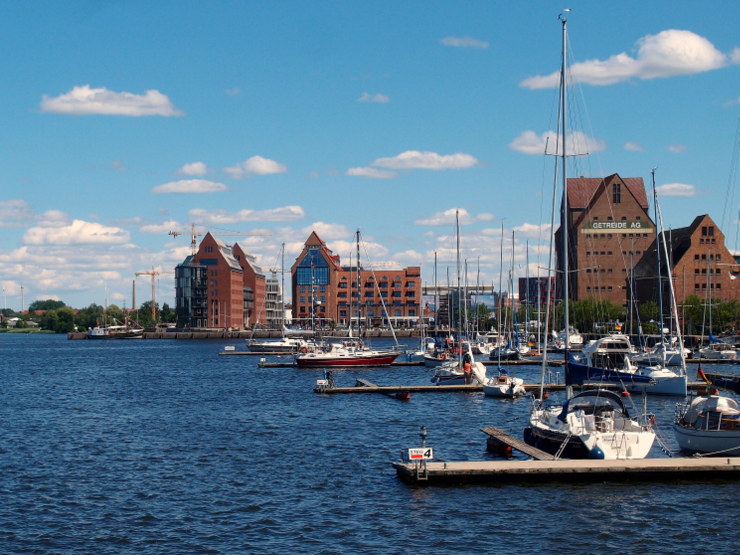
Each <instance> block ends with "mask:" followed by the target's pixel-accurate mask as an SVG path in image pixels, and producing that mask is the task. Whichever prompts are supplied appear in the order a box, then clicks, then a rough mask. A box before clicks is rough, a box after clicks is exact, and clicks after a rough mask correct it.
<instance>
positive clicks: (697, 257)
mask: <svg viewBox="0 0 740 555" xmlns="http://www.w3.org/2000/svg"><path fill="white" fill-rule="evenodd" d="M706 259H707V255H706V254H702V255H701V256H700V255H698V254H695V255H694V260H706ZM709 260H717V261H719V260H722V255H721V254H710V255H709Z"/></svg>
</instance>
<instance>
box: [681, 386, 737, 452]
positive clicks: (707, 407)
mask: <svg viewBox="0 0 740 555" xmlns="http://www.w3.org/2000/svg"><path fill="white" fill-rule="evenodd" d="M673 431H674V432H675V434H676V441H678V445H679V447H681V450H682V451H686V452H688V453H700V454H702V455H705V456H718V457H738V456H740V407H738V403H737V401H736V400H735V399H733V398H732V397H727V396H724V395H718V394H717V393H716V392H713V393H709V394H708V395H698V396H696V397H690V398H689V400H688V403H687V404H686V405H684V406H681V405H678V411H677V413H676V420H675V422H674V424H673Z"/></svg>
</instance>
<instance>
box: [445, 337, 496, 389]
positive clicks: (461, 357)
mask: <svg viewBox="0 0 740 555" xmlns="http://www.w3.org/2000/svg"><path fill="white" fill-rule="evenodd" d="M461 349H462V353H459V354H458V355H457V356H455V357H453V358H450V359H448V360H446V361H445V362H444V363H443V364H440V365H439V366H437V367H436V368H435V371H434V375H433V376H432V383H433V384H435V385H460V384H474V383H476V382H477V383H481V384H482V383H485V382H486V367H485V366H484V365H483V363H482V362H479V361H476V360H475V356H474V355H473V353H472V352H471V348H470V344H469V343H467V342H463V343H462V345H461Z"/></svg>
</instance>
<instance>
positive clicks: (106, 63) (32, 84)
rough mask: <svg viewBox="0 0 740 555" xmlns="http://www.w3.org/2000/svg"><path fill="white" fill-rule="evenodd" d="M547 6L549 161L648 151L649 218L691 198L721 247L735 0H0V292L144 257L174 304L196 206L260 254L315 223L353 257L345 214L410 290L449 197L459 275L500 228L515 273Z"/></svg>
mask: <svg viewBox="0 0 740 555" xmlns="http://www.w3.org/2000/svg"><path fill="white" fill-rule="evenodd" d="M566 7H567V8H571V9H572V10H573V11H572V12H570V13H569V14H568V30H569V63H570V64H571V68H572V80H573V83H574V86H573V87H572V91H573V95H574V96H573V98H574V101H573V102H572V109H571V114H572V118H573V123H572V124H571V125H572V130H573V131H574V132H576V133H578V134H579V137H580V138H581V142H580V143H579V144H580V145H582V147H583V148H584V149H586V150H587V151H588V152H589V153H590V154H589V156H579V157H577V158H574V159H573V160H572V162H571V163H572V164H573V167H572V169H569V173H570V174H571V175H576V174H577V175H586V176H605V175H610V174H612V173H619V174H620V175H622V176H623V177H642V178H644V179H645V182H646V184H649V183H650V170H651V169H652V168H654V167H657V172H656V180H657V183H658V185H659V186H660V189H659V191H660V198H661V202H660V203H661V207H662V210H663V213H664V217H665V220H666V225H667V226H672V227H681V226H685V225H688V224H689V223H690V222H691V220H692V219H693V218H694V217H695V216H696V215H699V214H703V213H709V214H710V215H711V216H712V217H713V218H714V219H715V221H716V222H717V223H718V224H719V225H720V226H721V227H722V228H723V230H724V231H725V232H726V233H727V235H728V244H729V245H728V246H730V247H731V248H734V247H735V246H736V244H735V241H736V237H737V225H738V224H737V213H738V202H739V201H740V198H739V196H738V195H735V194H734V189H735V186H736V180H735V179H734V178H733V177H732V158H733V145H734V143H735V136H736V132H737V129H738V117H739V116H740V73H739V69H740V39H739V38H738V33H737V22H738V21H740V3H738V2H733V1H718V2H711V3H706V4H702V5H699V4H697V3H696V2H685V1H675V0H674V1H655V2H632V1H626V2H620V3H603V2H599V3H597V2H585V1H575V2H569V3H565V4H561V3H553V2H545V1H529V2H503V1H470V2H441V1H428V0H426V1H405V2H398V1H375V2H353V1H348V0H345V1H322V0H317V1H315V2H302V1H284V2H257V1H247V0H245V1H242V2H218V1H213V2H190V1H178V2H174V1H172V2H166V1H160V2H144V1H125V0H120V1H92V0H89V1H74V0H71V1H69V2H56V1H48V2H44V1H37V2H31V3H17V2H7V1H2V2H0V21H1V22H2V32H1V33H0V46H1V48H2V52H3V55H2V56H0V63H1V64H2V74H3V76H4V80H3V82H4V85H3V86H2V87H1V88H0V98H2V102H0V111H1V117H2V122H3V125H2V127H1V130H0V151H1V152H2V160H3V163H2V164H1V165H0V187H1V189H0V191H1V193H0V237H2V241H1V242H0V283H1V284H2V287H3V293H4V299H3V302H4V305H6V306H8V307H10V308H13V309H16V310H18V309H20V308H21V302H22V301H23V303H24V305H25V306H28V304H29V303H30V302H31V301H33V300H36V299H46V298H54V299H60V300H63V301H64V302H66V303H67V304H68V305H72V306H75V307H83V306H87V305H88V304H90V303H92V302H96V303H98V304H104V303H105V302H106V301H107V302H108V303H116V304H118V305H119V306H130V305H131V286H132V281H133V280H134V277H135V274H136V272H143V271H151V270H152V269H154V271H155V272H161V274H160V275H158V276H157V295H158V298H157V301H158V302H169V303H170V304H174V282H173V274H172V273H171V272H172V271H173V269H174V266H175V265H176V264H177V263H179V262H181V261H182V260H183V259H184V257H185V256H187V255H188V254H189V252H190V240H189V237H188V235H187V233H188V232H189V230H190V229H191V225H192V224H197V226H198V227H197V229H198V231H199V232H203V231H205V230H211V231H213V232H214V233H215V234H216V235H217V236H220V237H221V239H223V240H224V241H225V242H227V243H233V242H236V241H238V242H239V243H240V244H242V245H243V246H244V247H245V248H246V250H247V251H249V252H251V253H253V254H255V255H256V256H257V257H258V261H259V262H260V263H261V264H262V266H263V267H264V268H270V267H275V266H279V260H280V259H279V253H280V245H281V244H282V243H285V245H286V257H285V258H286V265H290V263H292V261H293V260H294V259H295V256H296V255H297V254H298V253H299V252H300V248H301V247H302V245H303V242H304V241H305V240H306V238H307V237H308V236H309V234H310V233H311V231H312V230H315V231H317V233H318V234H319V236H320V237H321V238H322V239H324V240H325V241H326V242H327V243H328V244H329V246H330V248H332V249H333V250H334V252H335V253H337V254H339V255H340V256H341V257H342V259H343V261H345V262H348V261H349V256H350V253H351V252H353V247H352V239H353V234H354V232H355V230H356V229H358V228H359V229H360V230H361V232H362V236H363V239H364V244H363V249H362V256H363V257H364V258H365V262H366V263H369V264H372V265H373V266H374V267H376V268H381V267H388V266H395V267H397V266H407V265H421V266H422V279H423V281H424V282H425V283H428V284H431V283H432V280H433V261H434V253H435V252H436V253H437V259H438V273H439V276H440V280H446V273H447V269H448V268H449V269H450V271H451V272H453V273H454V269H455V237H454V231H455V228H454V221H455V211H456V210H458V211H459V214H460V220H461V224H462V226H461V229H462V231H461V247H462V255H461V256H462V258H463V259H465V260H467V261H468V267H469V271H468V276H469V277H468V280H469V281H470V282H475V281H476V280H477V281H479V282H481V283H486V284H490V283H496V284H497V281H498V276H499V258H500V250H499V249H500V247H499V245H500V234H501V231H500V230H501V227H502V225H503V227H504V230H505V231H504V234H505V237H506V241H507V244H506V246H505V256H504V259H505V263H504V266H505V268H504V271H506V272H508V269H509V266H510V262H509V259H510V248H511V247H510V236H511V231H512V229H513V230H514V231H515V234H516V247H515V266H516V267H515V270H514V271H515V274H517V275H523V274H524V272H525V270H524V264H525V248H526V244H527V243H529V251H530V259H529V263H530V269H531V272H532V273H534V272H535V271H536V268H537V266H538V265H539V266H542V265H544V264H545V260H544V259H541V260H540V261H539V262H538V261H537V260H536V257H537V253H542V252H544V250H545V245H546V242H547V240H548V229H549V221H550V215H549V214H550V203H551V198H552V190H553V179H552V174H553V172H552V157H545V156H543V154H542V152H543V144H544V137H546V136H547V134H548V132H551V133H552V131H553V130H555V129H556V107H557V106H556V105H557V88H556V87H554V86H553V85H554V84H555V81H554V79H553V77H552V75H553V73H555V72H557V71H558V69H559V64H560V56H561V54H560V51H561V50H560V40H561V39H560V37H561V35H560V33H561V26H560V23H559V22H558V19H557V17H558V14H559V13H560V12H561V11H562V9H563V8H566ZM171 230H174V231H179V232H185V235H184V236H180V237H176V238H173V237H172V236H170V235H168V232H169V231H171ZM219 234H220V235H219ZM21 287H22V288H23V289H22V290H21ZM150 291H151V281H150V277H149V276H148V275H142V276H139V277H138V279H137V304H140V303H141V302H143V301H144V300H147V299H149V297H150Z"/></svg>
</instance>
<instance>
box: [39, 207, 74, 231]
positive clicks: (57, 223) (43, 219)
mask: <svg viewBox="0 0 740 555" xmlns="http://www.w3.org/2000/svg"><path fill="white" fill-rule="evenodd" d="M36 221H37V222H38V223H39V224H40V225H42V226H43V227H62V226H65V225H68V224H69V216H68V215H67V214H66V213H65V212H62V211H61V210H47V211H46V212H43V213H41V214H39V215H38V216H37V217H36Z"/></svg>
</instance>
